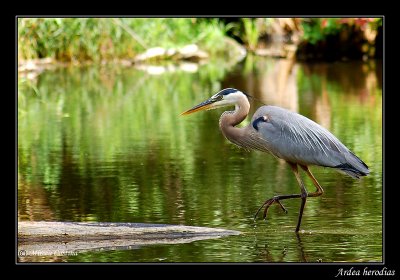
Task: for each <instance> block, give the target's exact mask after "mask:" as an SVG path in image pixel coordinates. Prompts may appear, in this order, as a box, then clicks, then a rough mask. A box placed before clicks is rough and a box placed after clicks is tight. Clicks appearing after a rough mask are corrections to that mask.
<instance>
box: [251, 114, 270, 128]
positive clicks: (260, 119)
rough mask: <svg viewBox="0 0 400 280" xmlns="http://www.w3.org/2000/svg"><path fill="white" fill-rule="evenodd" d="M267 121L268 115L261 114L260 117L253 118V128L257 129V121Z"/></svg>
mask: <svg viewBox="0 0 400 280" xmlns="http://www.w3.org/2000/svg"><path fill="white" fill-rule="evenodd" d="M267 121H268V117H267V116H262V117H259V118H257V119H255V120H254V121H253V127H254V129H255V130H257V131H258V123H259V122H267Z"/></svg>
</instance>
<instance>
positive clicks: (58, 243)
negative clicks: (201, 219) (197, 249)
mask: <svg viewBox="0 0 400 280" xmlns="http://www.w3.org/2000/svg"><path fill="white" fill-rule="evenodd" d="M238 234H240V232H238V231H233V230H225V229H219V228H206V227H193V226H183V225H165V224H141V223H85V222H19V223H18V255H19V257H29V256H32V255H38V254H40V255H54V254H55V253H57V254H64V255H65V254H67V253H68V254H69V255H73V254H76V253H80V252H85V251H99V250H129V249H133V248H136V247H138V246H142V245H149V244H178V243H189V242H193V241H197V240H203V239H210V238H219V237H222V236H228V235H238ZM63 252H64V253H63Z"/></svg>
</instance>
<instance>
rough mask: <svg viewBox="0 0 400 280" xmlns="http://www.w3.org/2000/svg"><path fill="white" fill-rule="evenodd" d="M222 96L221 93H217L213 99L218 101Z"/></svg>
mask: <svg viewBox="0 0 400 280" xmlns="http://www.w3.org/2000/svg"><path fill="white" fill-rule="evenodd" d="M223 98H224V97H223V96H222V95H217V96H215V97H214V98H213V100H215V101H220V100H222V99H223Z"/></svg>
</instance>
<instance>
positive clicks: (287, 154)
mask: <svg viewBox="0 0 400 280" xmlns="http://www.w3.org/2000/svg"><path fill="white" fill-rule="evenodd" d="M262 116H266V121H263V122H258V123H257V129H256V128H254V127H253V126H252V123H253V122H254V121H255V120H257V119H258V118H260V117H262ZM246 130H247V131H248V135H249V137H247V138H246V139H245V140H244V141H245V142H246V143H243V144H247V146H248V147H250V148H255V149H258V150H262V151H268V152H270V153H271V154H273V155H275V156H277V157H279V158H282V159H284V160H286V161H290V162H294V163H298V164H303V165H320V166H326V167H333V168H339V169H341V170H342V171H344V172H345V173H347V174H349V175H350V176H353V177H358V176H364V175H366V174H368V173H369V170H368V167H367V165H366V164H365V163H364V162H362V160H361V159H359V158H358V157H357V156H356V155H354V154H353V153H352V152H351V151H350V150H349V149H348V148H347V147H346V146H345V145H343V144H342V143H341V142H340V141H339V140H338V139H337V138H336V137H335V136H334V135H333V134H332V133H330V132H329V131H328V130H326V129H325V128H323V127H322V126H320V125H319V124H317V123H315V122H314V121H312V120H310V119H308V118H306V117H304V116H302V115H299V114H297V113H294V112H291V111H288V110H286V109H283V108H280V107H275V106H263V107H261V108H259V109H258V110H257V111H256V112H255V114H254V116H253V119H252V122H251V123H250V124H249V125H248V126H247V128H246Z"/></svg>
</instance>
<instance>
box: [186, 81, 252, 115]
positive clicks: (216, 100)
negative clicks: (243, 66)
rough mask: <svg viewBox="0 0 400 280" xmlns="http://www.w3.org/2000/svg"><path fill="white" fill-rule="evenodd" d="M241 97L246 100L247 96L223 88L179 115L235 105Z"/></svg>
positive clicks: (231, 89) (238, 91) (234, 90)
mask: <svg viewBox="0 0 400 280" xmlns="http://www.w3.org/2000/svg"><path fill="white" fill-rule="evenodd" d="M243 97H245V98H247V94H245V93H243V92H241V91H240V90H237V89H235V88H225V89H223V90H221V91H219V92H217V93H216V94H214V95H213V96H211V97H210V98H209V99H207V100H206V101H204V102H201V103H200V104H198V105H196V106H194V107H193V108H191V109H189V110H187V111H185V112H183V113H182V114H181V115H189V114H192V113H195V112H198V111H202V110H212V109H216V108H220V107H224V106H229V105H236V104H237V103H238V102H239V100H240V99H241V98H243Z"/></svg>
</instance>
